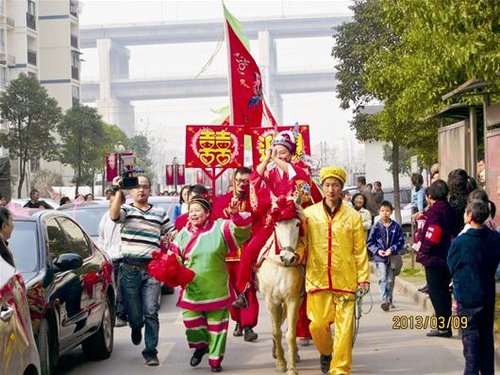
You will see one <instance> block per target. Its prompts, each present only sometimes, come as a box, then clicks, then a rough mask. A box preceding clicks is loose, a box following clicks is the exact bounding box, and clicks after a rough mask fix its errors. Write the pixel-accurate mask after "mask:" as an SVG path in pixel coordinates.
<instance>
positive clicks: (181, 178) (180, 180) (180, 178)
mask: <svg viewBox="0 0 500 375" xmlns="http://www.w3.org/2000/svg"><path fill="white" fill-rule="evenodd" d="M184 172H185V170H184V164H178V165H177V185H184V184H185V183H186V175H185V173H184Z"/></svg>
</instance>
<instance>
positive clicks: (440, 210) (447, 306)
mask: <svg viewBox="0 0 500 375" xmlns="http://www.w3.org/2000/svg"><path fill="white" fill-rule="evenodd" d="M428 198H429V201H430V205H431V207H430V208H429V210H428V211H427V221H426V223H425V225H424V228H423V233H424V236H423V239H422V245H421V246H420V250H419V251H418V253H417V262H419V263H421V264H422V265H423V266H424V268H425V278H426V280H427V286H428V288H429V297H430V299H431V302H432V306H433V307H434V310H435V312H436V319H437V329H433V330H431V331H430V332H428V333H427V336H437V337H451V335H452V332H451V328H450V324H449V319H450V318H451V292H450V287H449V285H450V282H451V275H450V271H449V269H448V266H447V264H446V259H447V257H448V250H449V248H450V244H451V238H452V235H453V231H454V230H455V215H454V212H453V209H452V208H451V206H450V204H449V203H448V200H447V198H448V186H447V185H446V182H444V181H443V180H437V181H434V182H433V183H432V184H431V186H429V189H428Z"/></svg>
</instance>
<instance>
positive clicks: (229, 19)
mask: <svg viewBox="0 0 500 375" xmlns="http://www.w3.org/2000/svg"><path fill="white" fill-rule="evenodd" d="M224 16H225V19H226V36H227V41H228V58H229V102H230V107H231V118H230V124H231V125H238V126H244V127H247V128H249V127H255V126H261V122H262V107H263V104H262V102H263V93H262V76H261V74H260V70H259V67H258V66H257V64H256V63H255V60H254V59H253V57H252V55H251V53H250V43H249V42H248V38H247V37H246V36H245V35H244V34H243V31H242V28H241V24H240V22H239V21H238V20H237V19H236V18H235V17H234V16H233V15H232V14H231V13H230V12H229V11H228V10H227V9H226V7H225V6H224Z"/></svg>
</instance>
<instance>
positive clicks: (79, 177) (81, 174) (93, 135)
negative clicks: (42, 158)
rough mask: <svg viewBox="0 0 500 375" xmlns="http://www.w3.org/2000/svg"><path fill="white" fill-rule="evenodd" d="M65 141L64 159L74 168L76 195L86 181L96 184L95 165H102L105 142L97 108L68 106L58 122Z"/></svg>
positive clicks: (98, 166)
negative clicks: (69, 107) (101, 153)
mask: <svg viewBox="0 0 500 375" xmlns="http://www.w3.org/2000/svg"><path fill="white" fill-rule="evenodd" d="M58 130H59V134H60V136H61V139H62V141H63V149H62V160H63V161H64V162H65V163H67V164H69V165H71V166H72V167H73V168H74V169H75V171H76V176H75V185H76V186H75V195H77V194H78V188H79V187H80V186H81V185H83V184H89V185H90V184H92V185H91V186H92V188H93V186H94V181H93V176H94V173H95V171H96V169H100V168H102V164H103V160H104V158H103V157H102V155H100V152H102V148H103V145H104V143H105V142H106V138H105V135H106V133H105V130H104V123H103V121H102V119H101V116H100V115H99V114H98V113H97V110H96V109H95V108H91V107H88V106H77V107H73V108H71V109H69V110H68V111H67V112H66V114H65V115H64V118H63V120H62V121H61V122H60V123H59V125H58Z"/></svg>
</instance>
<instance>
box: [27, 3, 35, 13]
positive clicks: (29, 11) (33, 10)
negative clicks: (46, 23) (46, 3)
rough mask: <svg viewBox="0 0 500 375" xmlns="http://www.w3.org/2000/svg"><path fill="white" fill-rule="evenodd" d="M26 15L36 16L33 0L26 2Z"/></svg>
mask: <svg viewBox="0 0 500 375" xmlns="http://www.w3.org/2000/svg"><path fill="white" fill-rule="evenodd" d="M28 14H31V15H32V16H36V4H35V2H34V1H33V0H28Z"/></svg>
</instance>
